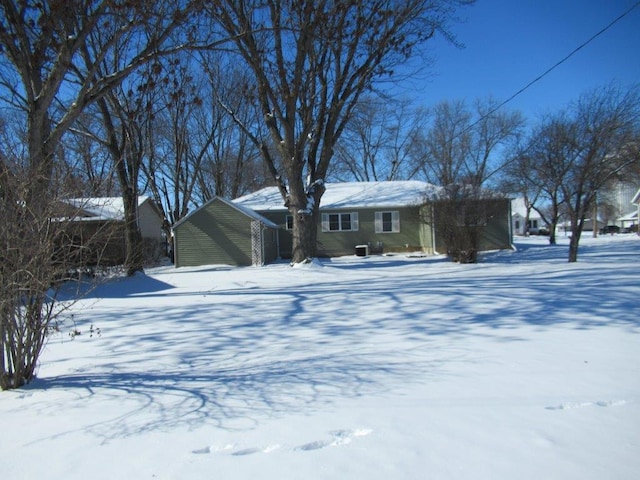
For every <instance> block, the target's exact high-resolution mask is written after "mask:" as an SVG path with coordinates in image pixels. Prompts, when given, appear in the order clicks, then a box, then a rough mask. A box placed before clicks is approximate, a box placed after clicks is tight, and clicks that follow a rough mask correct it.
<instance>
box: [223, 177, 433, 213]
mask: <svg viewBox="0 0 640 480" xmlns="http://www.w3.org/2000/svg"><path fill="white" fill-rule="evenodd" d="M325 186H326V191H325V193H324V195H323V196H322V199H321V200H320V208H323V209H342V208H368V207H385V208H389V207H405V206H410V205H420V204H423V203H424V202H425V200H426V199H427V197H428V196H431V195H433V194H434V193H435V192H436V191H437V190H438V188H437V187H435V186H433V185H431V184H429V183H426V182H420V181H417V180H408V181H390V182H344V183H327V184H325ZM233 202H234V203H235V204H236V205H239V206H243V207H246V208H249V209H252V210H257V211H268V210H285V207H284V202H283V201H282V196H281V195H280V192H279V191H278V188H277V187H267V188H263V189H262V190H258V191H257V192H254V193H250V194H248V195H245V196H243V197H240V198H236V199H235V200H234V201H233Z"/></svg>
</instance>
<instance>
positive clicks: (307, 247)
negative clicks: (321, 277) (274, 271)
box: [291, 212, 318, 263]
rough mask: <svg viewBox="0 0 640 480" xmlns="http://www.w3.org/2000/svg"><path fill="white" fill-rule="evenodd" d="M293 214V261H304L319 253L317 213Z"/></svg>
mask: <svg viewBox="0 0 640 480" xmlns="http://www.w3.org/2000/svg"><path fill="white" fill-rule="evenodd" d="M292 214H293V248H292V252H291V263H302V262H305V261H308V260H309V259H311V258H314V257H316V256H317V255H318V227H317V224H316V218H317V214H316V213H314V214H313V215H303V214H299V213H297V212H292Z"/></svg>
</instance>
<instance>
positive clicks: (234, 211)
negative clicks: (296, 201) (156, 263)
mask: <svg viewBox="0 0 640 480" xmlns="http://www.w3.org/2000/svg"><path fill="white" fill-rule="evenodd" d="M173 253H174V262H175V265H176V267H187V266H197V265H214V264H225V265H236V266H246V265H263V264H265V263H269V262H271V261H273V260H275V259H276V258H278V256H279V252H278V225H276V224H274V223H273V222H271V221H269V220H267V219H266V218H264V217H262V216H261V215H258V214H257V213H256V212H254V211H253V210H250V209H248V208H245V207H243V206H242V205H237V204H234V203H232V202H231V201H229V200H226V199H224V198H221V197H214V198H213V199H211V200H210V201H208V202H207V203H205V204H204V205H203V206H202V207H200V208H198V209H197V210H194V211H193V212H192V213H190V214H189V215H187V216H186V217H184V218H183V219H181V220H180V221H179V222H177V223H176V224H175V225H174V226H173Z"/></svg>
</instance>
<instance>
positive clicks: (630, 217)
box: [617, 211, 638, 222]
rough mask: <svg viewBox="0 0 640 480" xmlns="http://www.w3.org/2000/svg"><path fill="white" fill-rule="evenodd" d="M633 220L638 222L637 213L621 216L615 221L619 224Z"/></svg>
mask: <svg viewBox="0 0 640 480" xmlns="http://www.w3.org/2000/svg"><path fill="white" fill-rule="evenodd" d="M633 220H638V212H637V211H635V212H631V213H628V214H626V215H623V216H622V217H620V218H618V219H617V221H619V222H631V221H633Z"/></svg>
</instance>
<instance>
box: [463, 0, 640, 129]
mask: <svg viewBox="0 0 640 480" xmlns="http://www.w3.org/2000/svg"><path fill="white" fill-rule="evenodd" d="M639 6H640V1H638V2H636V3H635V4H634V5H632V6H631V7H630V8H629V9H628V10H626V11H625V12H624V13H622V14H621V15H620V16H618V17H617V18H615V19H614V20H613V21H611V22H610V23H609V24H608V25H607V26H606V27H604V28H603V29H602V30H600V31H599V32H598V33H596V34H594V35H592V36H591V37H590V38H589V39H587V40H586V41H585V42H583V43H582V44H581V45H579V46H578V47H576V48H575V49H574V50H573V51H572V52H571V53H569V54H568V55H567V56H565V57H564V58H563V59H561V60H559V61H558V62H556V63H555V64H554V65H553V66H551V67H549V68H548V69H547V70H545V71H544V72H543V73H541V74H540V75H538V76H537V77H536V78H534V79H533V80H531V81H530V82H529V83H527V84H526V85H525V86H524V87H522V88H521V89H520V90H518V91H517V92H516V93H514V94H513V95H511V96H510V97H509V98H507V99H506V100H505V101H503V102H502V103H500V104H499V105H498V106H497V107H495V108H493V109H492V110H490V111H489V112H488V113H486V114H484V115H483V116H482V117H480V118H479V119H478V120H476V121H475V122H474V123H473V124H471V125H469V127H468V128H467V130H470V129H471V128H473V127H475V126H476V125H477V124H478V123H480V122H481V121H482V120H484V119H485V118H487V117H489V116H491V115H493V114H494V113H495V112H497V111H498V110H500V109H501V108H502V107H504V106H505V105H506V104H507V103H509V102H511V101H512V100H513V99H514V98H516V97H517V96H518V95H520V94H521V93H523V92H524V91H525V90H527V89H528V88H529V87H531V86H532V85H533V84H534V83H536V82H538V81H540V80H542V79H543V78H544V77H546V76H547V75H548V74H549V73H551V72H552V71H553V70H555V69H556V68H558V67H559V66H560V65H562V64H563V63H564V62H566V61H567V60H569V58H571V57H572V56H573V55H575V54H576V53H577V52H579V51H580V50H582V49H583V48H584V47H586V46H587V45H588V44H589V43H591V42H592V41H593V40H595V39H596V38H597V37H599V36H600V35H602V34H603V33H604V32H606V31H607V30H609V29H610V28H611V27H613V26H614V25H615V24H616V23H618V22H619V21H620V20H622V19H623V18H624V17H626V16H627V15H629V14H630V13H631V12H632V11H633V10H634V9H636V8H638V7H639Z"/></svg>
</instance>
